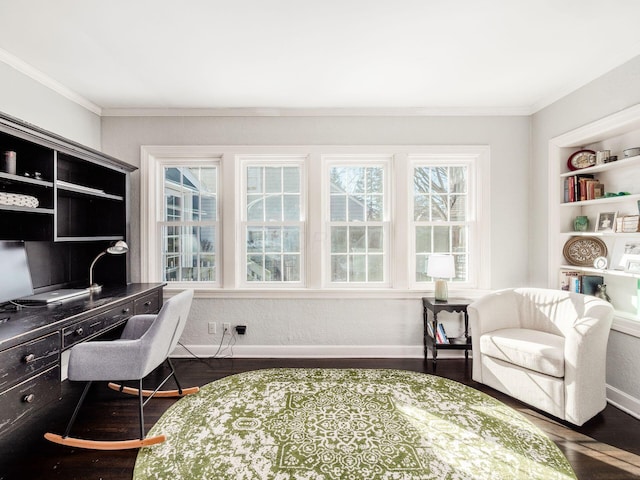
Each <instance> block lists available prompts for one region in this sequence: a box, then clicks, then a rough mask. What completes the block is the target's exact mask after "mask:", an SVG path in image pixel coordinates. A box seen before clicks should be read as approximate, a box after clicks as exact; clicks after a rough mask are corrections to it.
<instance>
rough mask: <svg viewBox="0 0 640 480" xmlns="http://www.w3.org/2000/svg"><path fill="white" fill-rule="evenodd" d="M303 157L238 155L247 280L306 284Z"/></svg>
mask: <svg viewBox="0 0 640 480" xmlns="http://www.w3.org/2000/svg"><path fill="white" fill-rule="evenodd" d="M304 160H305V158H304V157H294V158H287V157H278V156H276V157H273V156H266V155H265V156H252V157H244V158H241V161H240V165H241V169H242V173H241V175H242V200H243V201H242V218H241V238H242V239H243V240H242V245H243V267H244V268H243V272H241V273H240V275H241V278H243V282H242V283H244V284H246V285H254V286H260V285H263V286H265V285H266V286H277V285H281V286H284V285H289V286H291V285H302V284H303V283H304V241H305V228H304V226H305V225H304V218H305V203H304V195H303V189H302V184H303V178H304V175H303V174H304Z"/></svg>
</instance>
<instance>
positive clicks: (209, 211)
mask: <svg viewBox="0 0 640 480" xmlns="http://www.w3.org/2000/svg"><path fill="white" fill-rule="evenodd" d="M162 179H163V182H162V190H163V199H164V201H163V205H162V220H161V221H160V222H158V225H159V229H160V232H159V233H160V239H161V250H162V251H161V263H162V280H163V281H167V282H214V283H216V282H217V281H218V268H217V266H218V260H217V252H218V250H219V249H218V237H219V234H218V232H219V225H218V217H219V215H218V168H217V166H212V165H189V166H183V165H164V166H163V167H162Z"/></svg>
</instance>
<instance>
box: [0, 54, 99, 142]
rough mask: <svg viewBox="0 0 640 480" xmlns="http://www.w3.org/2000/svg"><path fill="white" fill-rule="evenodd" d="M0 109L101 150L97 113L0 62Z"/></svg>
mask: <svg viewBox="0 0 640 480" xmlns="http://www.w3.org/2000/svg"><path fill="white" fill-rule="evenodd" d="M0 112H3V113H6V114H8V115H11V116H12V117H15V118H18V119H20V120H24V121H25V122H28V123H31V124H33V125H36V126H37V127H40V128H43V129H45V130H48V131H50V132H53V133H56V134H58V135H61V136H63V137H65V138H68V139H70V140H73V141H75V142H78V143H80V144H82V145H85V146H87V147H91V148H94V149H96V150H100V148H101V141H100V116H99V115H96V114H95V113H93V112H90V111H89V110H87V109H86V108H84V107H82V106H80V105H78V104H77V103H75V102H73V101H71V100H69V99H68V98H65V97H64V96H62V95H60V94H59V93H56V92H54V91H53V90H51V89H50V88H48V87H45V86H44V85H42V84H41V83H38V82H36V81H35V80H33V79H31V78H30V77H28V76H27V75H24V74H23V73H21V72H19V71H18V70H16V69H14V68H13V67H11V66H9V65H7V64H6V63H3V62H0Z"/></svg>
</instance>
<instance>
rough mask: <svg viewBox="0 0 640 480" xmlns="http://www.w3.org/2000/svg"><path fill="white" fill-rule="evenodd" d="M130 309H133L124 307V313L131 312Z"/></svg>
mask: <svg viewBox="0 0 640 480" xmlns="http://www.w3.org/2000/svg"><path fill="white" fill-rule="evenodd" d="M129 310H131V309H130V308H123V309H122V313H129Z"/></svg>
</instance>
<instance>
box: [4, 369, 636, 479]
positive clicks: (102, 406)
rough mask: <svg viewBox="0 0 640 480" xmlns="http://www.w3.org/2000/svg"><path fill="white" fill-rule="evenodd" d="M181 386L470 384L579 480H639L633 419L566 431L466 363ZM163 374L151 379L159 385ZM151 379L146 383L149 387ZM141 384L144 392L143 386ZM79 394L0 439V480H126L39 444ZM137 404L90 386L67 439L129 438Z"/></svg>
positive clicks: (189, 381) (613, 411)
mask: <svg viewBox="0 0 640 480" xmlns="http://www.w3.org/2000/svg"><path fill="white" fill-rule="evenodd" d="M174 364H175V365H176V370H177V372H178V375H179V378H180V381H181V383H182V384H183V386H191V385H204V384H206V383H209V382H212V381H214V380H216V379H219V378H222V377H224V376H227V375H231V374H235V373H240V372H243V371H247V370H255V369H260V368H278V367H300V368H303V367H309V368H311V367H319V368H394V369H404V370H413V371H418V372H425V373H432V374H433V373H435V374H436V375H441V376H443V377H447V378H450V379H452V380H456V381H459V382H461V383H464V384H467V385H470V386H472V387H474V388H477V389H479V390H482V391H484V392H486V393H488V394H490V395H492V396H494V397H495V398H497V399H499V400H501V401H503V402H504V403H506V404H508V405H510V406H511V407H513V408H516V409H517V410H519V411H521V412H522V413H524V414H525V415H527V416H528V417H529V418H530V419H531V420H532V421H533V422H534V423H536V424H537V425H538V426H540V427H541V428H542V429H543V430H545V431H546V432H547V434H548V435H549V436H550V438H552V439H553V440H554V441H555V442H556V444H557V445H558V446H559V447H560V449H561V450H562V451H563V452H564V454H565V455H566V456H567V458H568V459H569V462H570V463H571V465H572V466H573V468H574V470H575V472H576V475H577V476H578V478H579V479H580V480H583V479H585V480H588V479H612V480H613V479H631V478H640V420H637V419H635V418H634V417H632V416H630V415H628V414H626V413H624V412H622V411H620V410H619V409H617V408H615V407H612V406H610V405H609V406H607V408H606V409H605V410H604V412H602V413H601V414H599V415H598V416H597V417H595V418H594V419H592V420H590V421H589V422H588V423H587V424H586V425H584V426H582V427H580V428H575V427H574V428H571V427H569V426H567V425H566V424H563V423H562V422H558V421H555V420H554V419H552V418H549V417H548V416H546V415H544V414H541V413H540V412H536V411H535V410H533V409H531V408H530V407H528V406H526V405H524V404H522V403H520V402H517V401H515V400H513V399H511V398H510V397H507V396H505V395H502V394H500V393H498V392H496V391H494V390H492V389H490V388H487V387H484V386H482V385H479V384H477V383H475V382H473V381H472V380H471V360H469V361H468V362H465V360H464V359H440V360H439V361H438V366H437V369H436V370H435V372H434V371H433V370H432V364H431V362H430V361H429V362H428V363H425V362H424V361H423V360H421V359H212V360H187V359H180V360H175V361H174ZM163 374H164V372H161V371H159V372H154V374H152V375H151V377H157V378H161V377H162V375H163ZM152 383H153V378H151V379H150V380H149V386H150V385H151V384H152ZM145 385H147V384H146V383H145ZM81 389H82V385H81V384H75V383H74V384H72V383H70V382H68V381H67V382H64V384H63V398H62V399H61V400H60V401H59V402H57V403H55V404H54V405H52V406H51V407H47V408H45V409H43V410H41V411H40V412H39V413H38V414H37V415H35V416H34V417H33V418H31V419H30V420H29V421H28V422H27V423H26V424H25V425H24V426H22V427H20V428H19V429H17V430H14V431H12V432H9V433H8V434H5V435H2V437H0V480H8V479H11V480H13V479H21V480H22V479H30V480H39V479H43V480H44V479H56V478H61V479H66V480H73V479H78V480H80V479H82V480H91V479H96V480H98V479H103V480H124V479H131V477H132V472H133V467H134V464H135V459H136V454H137V451H135V450H133V451H120V452H104V451H91V450H82V449H77V448H69V447H63V446H60V445H54V444H52V443H49V442H47V441H46V440H44V439H43V438H42V435H43V434H44V432H46V431H52V432H55V433H62V432H63V431H64V428H65V426H66V422H67V420H68V418H69V416H70V415H71V412H72V410H73V408H74V406H75V403H76V401H77V399H78V398H79V396H80V392H81ZM174 401H175V400H173V399H162V398H158V399H153V400H152V401H151V402H149V404H148V405H147V407H146V408H145V423H146V425H147V429H148V428H150V427H151V425H153V424H154V423H155V422H156V421H157V419H158V418H159V417H160V415H162V413H163V412H164V411H165V410H166V409H167V408H168V407H169V406H170V405H171V404H172V403H173V402H174ZM136 402H137V399H136V398H135V397H129V396H126V395H122V394H119V393H117V392H114V391H112V390H109V389H108V388H106V385H105V384H103V383H97V384H95V385H94V386H93V387H92V389H91V391H90V393H89V395H88V397H87V400H86V402H85V406H84V407H83V409H82V410H81V412H80V415H79V416H78V420H77V422H76V425H75V427H74V430H73V433H74V435H75V436H77V437H81V438H93V439H105V440H106V439H124V438H136V436H137V430H138V418H137V404H136Z"/></svg>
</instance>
